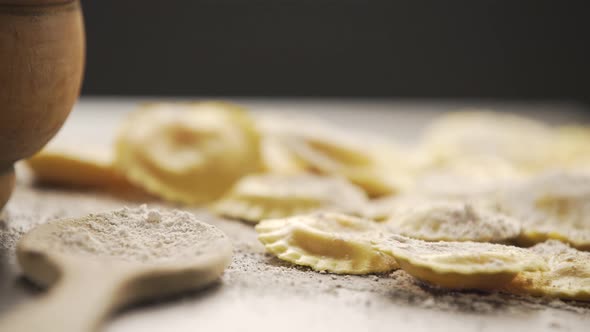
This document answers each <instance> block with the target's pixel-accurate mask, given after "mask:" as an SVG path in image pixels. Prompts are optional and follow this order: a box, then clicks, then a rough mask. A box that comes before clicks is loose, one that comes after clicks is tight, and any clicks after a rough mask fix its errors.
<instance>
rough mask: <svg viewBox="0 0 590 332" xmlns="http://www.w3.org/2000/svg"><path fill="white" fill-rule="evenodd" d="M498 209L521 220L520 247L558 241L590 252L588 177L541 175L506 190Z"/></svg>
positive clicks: (499, 198)
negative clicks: (550, 240)
mask: <svg viewBox="0 0 590 332" xmlns="http://www.w3.org/2000/svg"><path fill="white" fill-rule="evenodd" d="M498 207H499V209H500V210H501V211H502V212H504V213H505V214H508V215H510V216H513V217H515V218H517V219H519V220H522V225H523V226H522V236H521V238H520V242H521V244H522V245H525V246H528V245H533V244H535V243H540V242H543V241H545V240H547V239H557V240H561V241H563V242H566V243H569V244H571V245H572V246H574V247H576V248H578V249H581V250H589V249H590V174H584V173H574V172H561V171H560V172H549V173H545V174H542V175H540V176H538V177H535V178H533V179H531V180H530V181H528V182H526V183H523V184H521V185H518V186H515V187H513V188H510V189H507V190H506V191H505V192H503V193H502V194H501V195H499V196H498Z"/></svg>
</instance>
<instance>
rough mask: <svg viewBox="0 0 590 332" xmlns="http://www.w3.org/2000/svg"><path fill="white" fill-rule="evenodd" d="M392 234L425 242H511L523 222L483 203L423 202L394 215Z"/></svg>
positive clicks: (391, 227)
mask: <svg viewBox="0 0 590 332" xmlns="http://www.w3.org/2000/svg"><path fill="white" fill-rule="evenodd" d="M387 225H388V226H389V227H390V229H391V230H392V232H394V233H397V234H401V235H405V236H408V237H411V238H416V239H420V240H425V241H473V242H507V241H509V240H512V239H515V238H516V237H518V236H519V234H520V222H519V221H518V220H516V219H514V218H511V217H509V216H506V215H504V214H502V213H500V212H497V211H494V210H492V209H489V208H487V207H485V206H483V205H482V204H474V203H466V202H444V201H438V202H423V203H422V204H417V205H414V206H411V207H407V208H406V209H400V211H399V212H398V213H396V214H394V215H393V216H392V217H391V219H390V220H389V222H388V224H387Z"/></svg>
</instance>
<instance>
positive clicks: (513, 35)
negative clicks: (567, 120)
mask: <svg viewBox="0 0 590 332" xmlns="http://www.w3.org/2000/svg"><path fill="white" fill-rule="evenodd" d="M82 3H83V6H84V10H85V18H86V27H87V38H88V55H87V70H86V81H85V83H84V93H85V94H94V95H96V94H108V95H162V96H164V95H190V96H223V95H230V96H355V97H409V98H464V97H468V98H500V99H543V100H544V99H566V100H575V101H584V102H588V101H590V93H589V91H590V65H589V62H590V51H589V47H588V44H589V43H590V19H589V14H590V11H589V7H590V6H588V5H586V2H585V1H528V0H527V1H517V0H513V1H478V0H471V1H443V0H440V1H395V0H379V1H376V0H367V1H361V0H358V1H352V0H293V1H291V0H192V1H184V0H159V1H148V0H144V1H141V0H126V1H121V0H88V1H82Z"/></svg>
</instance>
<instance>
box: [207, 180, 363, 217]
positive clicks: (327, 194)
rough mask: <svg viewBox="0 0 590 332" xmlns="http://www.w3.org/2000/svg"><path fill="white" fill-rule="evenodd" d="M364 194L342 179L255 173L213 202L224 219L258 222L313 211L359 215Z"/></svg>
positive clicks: (215, 209) (216, 210) (214, 208)
mask: <svg viewBox="0 0 590 332" xmlns="http://www.w3.org/2000/svg"><path fill="white" fill-rule="evenodd" d="M366 203H367V197H366V195H365V193H364V192H363V191H362V190H361V189H359V188H357V187H356V186H354V185H352V184H351V183H349V182H348V181H346V180H345V179H341V178H336V177H328V176H321V175H313V174H294V175H285V174H282V175H281V174H257V175H249V176H246V177H244V178H242V179H240V180H239V181H238V182H237V183H236V184H235V185H234V187H233V188H232V189H231V190H230V191H229V192H228V193H227V194H226V195H224V197H222V198H221V200H219V201H218V202H216V203H215V204H214V206H213V210H214V211H215V212H216V213H218V214H220V215H223V216H226V217H230V218H236V219H242V220H247V221H251V222H258V221H260V220H262V219H269V218H283V217H289V216H292V215H296V214H305V213H309V212H312V211H315V210H331V211H341V212H350V213H359V211H362V209H363V208H364V205H365V204H366Z"/></svg>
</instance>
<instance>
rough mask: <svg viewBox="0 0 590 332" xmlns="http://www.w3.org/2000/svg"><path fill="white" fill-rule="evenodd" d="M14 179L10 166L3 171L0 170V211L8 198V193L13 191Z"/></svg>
mask: <svg viewBox="0 0 590 332" xmlns="http://www.w3.org/2000/svg"><path fill="white" fill-rule="evenodd" d="M14 179H15V177H14V168H13V167H12V166H11V167H9V168H8V169H4V170H3V169H2V168H0V210H2V208H3V207H4V205H5V204H6V202H8V199H9V198H10V193H12V190H13V189H14V181H15V180H14Z"/></svg>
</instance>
